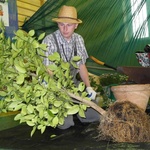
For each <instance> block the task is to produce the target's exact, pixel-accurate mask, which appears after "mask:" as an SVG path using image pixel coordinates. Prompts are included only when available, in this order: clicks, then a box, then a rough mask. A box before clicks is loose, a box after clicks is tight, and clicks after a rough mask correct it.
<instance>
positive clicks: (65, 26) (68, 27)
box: [58, 22, 78, 40]
mask: <svg viewBox="0 0 150 150" xmlns="http://www.w3.org/2000/svg"><path fill="white" fill-rule="evenodd" d="M77 27H78V24H75V23H62V22H58V28H59V30H60V32H61V34H62V36H63V37H64V38H65V39H66V40H70V38H71V36H72V34H73V32H74V30H75V29H76V28H77Z"/></svg>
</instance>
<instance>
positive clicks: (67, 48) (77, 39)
mask: <svg viewBox="0 0 150 150" xmlns="http://www.w3.org/2000/svg"><path fill="white" fill-rule="evenodd" d="M54 34H55V35H56V39H57V42H58V47H59V52H60V55H61V58H62V59H63V60H64V61H65V62H69V61H70V60H71V58H72V57H73V56H74V50H75V44H76V49H77V56H80V57H81V60H80V61H79V62H78V63H77V65H78V66H79V65H80V64H85V63H86V59H87V58H88V54H87V51H86V48H85V44H84V40H83V38H82V36H81V35H79V34H77V33H73V35H72V37H71V40H70V41H69V42H68V41H67V40H66V39H64V37H63V36H62V35H61V33H60V31H59V30H57V31H55V32H54ZM43 43H44V44H47V51H46V53H45V55H46V56H49V55H51V54H53V53H54V52H58V50H57V46H56V42H55V40H54V37H53V35H52V34H49V35H47V36H46V37H45V38H44V40H43ZM51 63H52V62H50V61H49V60H48V58H47V57H46V58H44V64H45V65H46V66H48V65H49V64H51Z"/></svg>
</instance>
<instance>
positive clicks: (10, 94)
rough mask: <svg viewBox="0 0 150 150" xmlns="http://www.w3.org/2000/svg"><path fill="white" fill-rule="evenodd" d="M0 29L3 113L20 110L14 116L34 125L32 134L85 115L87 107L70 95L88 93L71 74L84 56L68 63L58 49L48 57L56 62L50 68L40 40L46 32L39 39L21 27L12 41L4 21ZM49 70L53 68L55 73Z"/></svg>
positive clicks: (0, 93)
mask: <svg viewBox="0 0 150 150" xmlns="http://www.w3.org/2000/svg"><path fill="white" fill-rule="evenodd" d="M0 29H1V33H0V57H1V60H0V77H1V78H0V96H1V97H2V98H1V100H0V112H8V111H19V113H18V114H17V115H16V116H15V118H14V119H15V120H19V121H20V123H26V124H27V125H29V126H31V127H32V131H31V136H32V135H33V134H34V133H35V131H36V130H40V131H41V133H43V132H44V131H45V129H46V127H47V126H51V127H53V128H55V127H57V126H59V125H62V124H63V123H64V118H65V117H67V115H73V114H77V113H78V114H79V115H80V116H81V117H85V114H84V111H85V110H86V108H87V106H86V105H84V104H82V103H80V102H77V101H76V100H73V99H72V98H71V97H70V96H69V95H68V94H67V91H69V92H71V93H74V94H76V95H80V96H81V97H83V98H85V97H86V96H87V93H86V92H84V89H85V85H84V84H83V82H81V83H80V84H79V86H78V87H76V86H75V84H74V83H73V81H72V78H73V77H72V76H71V74H70V64H72V65H73V66H74V67H77V66H76V62H77V61H79V60H80V58H79V57H78V56H76V57H74V58H73V59H72V60H71V62H70V63H68V62H64V61H63V60H62V59H61V57H60V56H59V54H58V53H57V52H56V53H54V54H52V55H50V56H49V57H48V58H49V60H50V61H52V62H53V63H52V64H51V65H49V66H47V67H46V66H45V65H44V64H43V58H44V57H46V56H45V54H44V51H46V50H47V47H46V45H45V44H42V43H40V41H41V40H42V39H43V38H44V36H45V33H42V34H41V35H39V37H37V38H36V37H35V31H34V30H31V31H29V32H28V33H27V32H25V31H23V30H20V29H19V30H17V31H16V32H15V36H14V37H13V38H12V40H10V39H9V38H8V39H7V38H6V37H5V35H4V33H5V28H4V24H3V23H2V22H0ZM47 69H50V70H51V71H53V75H52V76H50V75H49V74H48V72H47ZM87 100H89V99H88V98H87Z"/></svg>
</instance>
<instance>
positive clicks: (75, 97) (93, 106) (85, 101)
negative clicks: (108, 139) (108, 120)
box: [67, 91, 106, 116]
mask: <svg viewBox="0 0 150 150" xmlns="http://www.w3.org/2000/svg"><path fill="white" fill-rule="evenodd" d="M67 93H68V95H69V96H70V97H72V98H74V99H76V100H78V101H80V102H82V103H84V104H87V105H88V106H90V107H92V108H93V109H95V110H96V111H97V112H98V113H100V114H101V115H102V116H104V115H105V113H106V111H105V110H104V109H102V108H101V107H99V106H98V105H97V104H95V103H94V102H92V101H88V100H86V99H84V98H82V97H80V96H77V95H75V94H73V93H70V92H68V91H67Z"/></svg>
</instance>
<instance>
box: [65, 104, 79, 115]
mask: <svg viewBox="0 0 150 150" xmlns="http://www.w3.org/2000/svg"><path fill="white" fill-rule="evenodd" d="M78 111H79V106H78V105H74V106H72V108H70V109H69V110H68V111H67V114H68V115H74V114H76V113H77V112H78Z"/></svg>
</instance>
